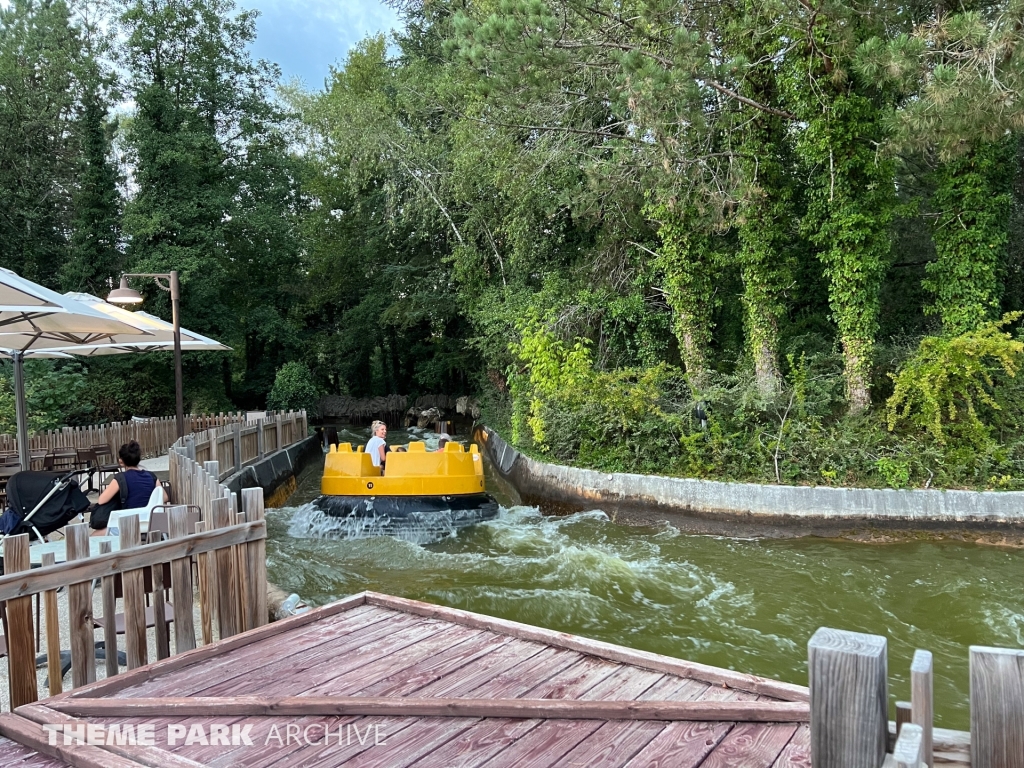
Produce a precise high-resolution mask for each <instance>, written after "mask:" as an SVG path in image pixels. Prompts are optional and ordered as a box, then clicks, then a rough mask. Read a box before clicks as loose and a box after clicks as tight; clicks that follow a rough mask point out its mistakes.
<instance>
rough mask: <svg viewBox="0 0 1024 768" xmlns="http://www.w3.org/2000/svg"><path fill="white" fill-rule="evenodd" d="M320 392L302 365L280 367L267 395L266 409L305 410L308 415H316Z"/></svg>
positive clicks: (294, 364) (286, 364)
mask: <svg viewBox="0 0 1024 768" xmlns="http://www.w3.org/2000/svg"><path fill="white" fill-rule="evenodd" d="M319 401H320V391H319V390H318V389H317V386H316V384H315V383H314V381H313V377H312V374H310V372H309V368H307V367H306V366H305V365H303V364H302V363H298V362H295V361H294V360H293V361H292V362H290V363H285V364H284V365H282V366H281V367H280V368H279V369H278V371H277V375H276V376H275V377H274V386H273V387H272V388H271V390H270V394H269V395H267V407H269V408H273V409H275V410H279V411H289V410H294V411H298V410H302V409H305V410H306V411H307V412H308V413H309V414H310V415H313V416H315V415H316V409H317V403H318V402H319Z"/></svg>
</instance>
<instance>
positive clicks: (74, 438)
mask: <svg viewBox="0 0 1024 768" xmlns="http://www.w3.org/2000/svg"><path fill="white" fill-rule="evenodd" d="M239 423H241V424H244V423H245V413H244V412H242V413H221V414H188V415H186V416H185V432H186V433H192V432H202V431H205V430H208V429H214V428H217V427H223V426H226V425H230V424H239ZM177 439H178V429H177V422H176V420H175V418H174V417H173V416H169V417H165V418H153V419H145V420H139V421H135V420H133V421H121V422H115V423H112V424H98V425H94V426H89V427H63V428H62V429H51V430H47V431H46V432H37V433H35V434H34V435H31V436H30V437H29V450H30V451H49V450H53V449H54V448H83V449H87V448H91V447H92V446H94V445H106V446H109V447H110V451H111V454H112V455H114V456H116V455H117V449H118V448H120V447H121V446H122V445H124V444H125V443H127V442H129V441H130V440H135V441H137V442H138V443H139V445H140V446H141V447H142V456H143V458H148V457H151V456H162V455H163V454H165V453H167V451H168V450H170V447H171V446H172V445H173V444H174V442H175V441H176V440H177ZM17 450H18V439H17V438H16V437H15V436H14V435H0V451H17Z"/></svg>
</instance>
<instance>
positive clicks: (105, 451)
mask: <svg viewBox="0 0 1024 768" xmlns="http://www.w3.org/2000/svg"><path fill="white" fill-rule="evenodd" d="M89 450H90V451H92V452H93V455H94V456H95V457H96V469H95V472H96V474H98V475H99V478H100V479H99V482H100V485H102V484H103V481H104V479H105V478H104V475H112V474H114V473H115V472H120V471H121V465H120V464H118V463H117V460H116V459H115V458H114V453H113V451H111V450H110V446H109V445H107V444H106V443H96V444H94V445H90V446H89Z"/></svg>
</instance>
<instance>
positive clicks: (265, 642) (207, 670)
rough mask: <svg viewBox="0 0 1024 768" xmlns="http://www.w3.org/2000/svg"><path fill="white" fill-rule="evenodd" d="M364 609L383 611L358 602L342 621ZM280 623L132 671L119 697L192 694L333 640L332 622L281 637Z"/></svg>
mask: <svg viewBox="0 0 1024 768" xmlns="http://www.w3.org/2000/svg"><path fill="white" fill-rule="evenodd" d="M364 610H366V611H376V610H378V609H376V608H373V607H369V606H364V605H362V604H356V605H355V606H354V608H353V610H352V613H351V614H350V613H349V612H348V611H345V612H342V613H341V615H340V616H339V618H340V619H342V620H343V621H344V620H348V619H349V617H350V616H352V615H355V614H358V613H359V612H362V611H364ZM304 615H305V614H303V616H304ZM296 618H301V616H299V617H296ZM386 618H387V616H386V615H384V614H380V613H377V614H376V615H375V616H374V617H373V620H374V621H384V620H385V619H386ZM279 624H281V622H275V623H273V624H268V625H266V626H264V627H261V628H260V630H256V632H259V631H264V632H267V633H268V634H267V635H266V636H265V637H262V638H254V639H253V640H252V641H251V642H245V641H244V638H245V635H236V636H235V637H232V638H229V639H228V640H224V641H221V642H220V643H218V644H217V645H215V646H201V647H199V648H196V649H195V650H192V651H188V652H187V653H185V654H182V655H180V656H172V657H171V658H170V659H167V660H166V661H161V662H157V663H156V664H152V665H150V667H149V670H151V673H150V674H146V675H142V674H139V673H133V674H135V677H134V679H133V680H132V681H131V682H130V684H128V685H123V686H119V687H118V696H127V697H134V696H154V695H162V694H167V695H183V696H184V695H191V694H193V693H196V692H198V691H200V690H203V689H204V688H207V687H209V686H211V685H215V684H219V683H221V682H223V681H226V680H230V679H234V678H236V677H238V676H240V675H245V674H248V673H250V672H251V671H252V670H254V669H258V668H259V667H260V666H261V665H264V666H265V665H266V664H267V662H266V660H267V658H270V657H272V656H271V654H273V653H275V652H276V653H278V654H281V653H282V652H283V651H282V649H284V648H290V649H292V653H291V654H289V656H288V658H293V659H294V661H295V663H296V664H301V663H303V661H302V659H303V658H304V657H305V656H306V655H307V651H308V650H309V649H310V648H311V647H315V646H316V645H319V644H321V643H324V642H327V641H328V640H330V638H331V636H332V635H331V633H332V632H333V631H335V628H336V627H335V625H334V624H333V623H332V622H327V621H316V622H310V623H308V624H300V625H297V626H295V627H294V628H293V631H292V632H289V633H283V635H282V638H278V637H277V636H276V635H275V634H272V633H271V631H272V630H273V629H275V628H276V627H278V625H279ZM343 628H344V624H342V629H340V630H338V631H339V632H342V631H343ZM251 634H252V633H250V635H251ZM285 638H286V639H285ZM280 639H285V645H282V646H278V645H277V642H278V640H280ZM277 661H282V659H281V658H280V656H278V657H276V658H275V662H277ZM110 693H111V691H108V690H101V692H100V694H99V695H110Z"/></svg>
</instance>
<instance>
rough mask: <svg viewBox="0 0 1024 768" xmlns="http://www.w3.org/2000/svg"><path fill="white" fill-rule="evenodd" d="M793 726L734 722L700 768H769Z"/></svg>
mask: <svg viewBox="0 0 1024 768" xmlns="http://www.w3.org/2000/svg"><path fill="white" fill-rule="evenodd" d="M796 729H797V726H795V725H773V724H766V723H737V724H736V726H735V727H734V728H733V729H732V730H731V731H729V733H728V734H727V735H726V736H725V738H723V739H722V740H721V741H720V742H719V743H718V745H717V746H716V747H715V748H714V750H712V752H711V754H710V755H708V756H707V758H706V759H705V760H704V762H703V763H701V768H770V767H771V766H772V765H773V764H774V763H775V761H776V760H777V759H778V757H779V755H780V754H781V753H782V750H783V749H784V748H785V747H786V745H787V744H789V741H790V739H792V738H793V735H794V734H795V733H796Z"/></svg>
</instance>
